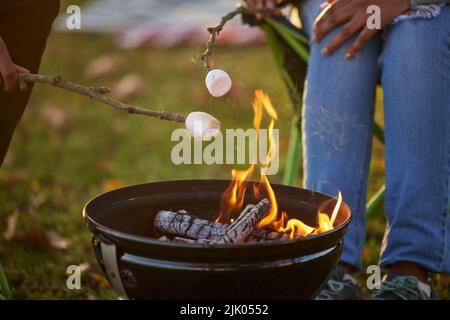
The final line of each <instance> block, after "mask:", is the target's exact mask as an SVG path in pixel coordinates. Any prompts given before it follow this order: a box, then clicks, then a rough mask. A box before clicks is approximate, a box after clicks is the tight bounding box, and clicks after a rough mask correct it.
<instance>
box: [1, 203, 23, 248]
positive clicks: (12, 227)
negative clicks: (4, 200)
mask: <svg viewBox="0 0 450 320" xmlns="http://www.w3.org/2000/svg"><path fill="white" fill-rule="evenodd" d="M19 215H20V211H19V210H16V211H14V212H13V213H12V214H11V215H10V216H9V217H8V220H7V221H6V231H5V234H4V238H5V240H8V241H10V240H12V239H13V238H14V236H15V235H16V227H17V220H18V219H19Z"/></svg>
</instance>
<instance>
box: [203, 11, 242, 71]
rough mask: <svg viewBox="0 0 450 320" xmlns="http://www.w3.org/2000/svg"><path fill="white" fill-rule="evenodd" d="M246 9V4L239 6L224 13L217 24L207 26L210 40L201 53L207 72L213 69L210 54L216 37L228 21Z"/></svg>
mask: <svg viewBox="0 0 450 320" xmlns="http://www.w3.org/2000/svg"><path fill="white" fill-rule="evenodd" d="M245 11H246V8H245V7H244V6H239V7H237V8H236V9H235V10H233V11H231V12H229V13H227V14H226V15H224V16H223V17H222V19H221V20H220V23H219V24H218V25H217V26H215V27H209V28H207V30H208V32H209V40H208V42H207V43H206V50H205V52H203V53H202V55H201V59H202V60H203V67H204V68H205V71H206V72H209V71H210V70H211V66H210V64H209V56H210V55H211V54H212V53H213V50H214V46H215V44H216V37H217V36H218V34H219V32H220V31H222V29H223V27H224V26H225V24H226V23H227V22H228V21H230V20H231V19H233V18H234V17H235V16H237V15H238V14H241V13H243V12H245Z"/></svg>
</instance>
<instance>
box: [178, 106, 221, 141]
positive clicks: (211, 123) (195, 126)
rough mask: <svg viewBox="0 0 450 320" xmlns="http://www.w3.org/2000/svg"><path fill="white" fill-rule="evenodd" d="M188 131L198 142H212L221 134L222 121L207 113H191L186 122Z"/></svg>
mask: <svg viewBox="0 0 450 320" xmlns="http://www.w3.org/2000/svg"><path fill="white" fill-rule="evenodd" d="M185 125H186V129H187V130H188V131H189V133H190V134H191V136H193V137H194V138H195V139H197V140H210V139H211V138H212V137H214V136H216V135H217V134H218V133H219V132H220V121H219V120H217V119H216V118H214V117H213V116H212V115H210V114H209V113H206V112H200V111H196V112H191V113H189V114H188V116H187V118H186V121H185Z"/></svg>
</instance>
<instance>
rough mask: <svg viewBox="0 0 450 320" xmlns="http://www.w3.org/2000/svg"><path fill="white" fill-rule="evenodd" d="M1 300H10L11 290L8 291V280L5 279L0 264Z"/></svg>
mask: <svg viewBox="0 0 450 320" xmlns="http://www.w3.org/2000/svg"><path fill="white" fill-rule="evenodd" d="M1 299H3V300H5V299H11V290H10V289H9V285H8V280H7V279H6V275H5V273H4V272H3V268H2V265H1V264H0V300H1Z"/></svg>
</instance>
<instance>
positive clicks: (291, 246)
mask: <svg viewBox="0 0 450 320" xmlns="http://www.w3.org/2000/svg"><path fill="white" fill-rule="evenodd" d="M229 183H230V181H228V180H181V181H163V182H155V183H147V184H141V185H134V186H129V187H124V188H121V189H117V190H113V191H110V192H107V193H104V194H102V195H99V196H97V197H96V198H94V199H92V200H91V201H90V202H89V203H88V204H87V205H86V206H85V208H84V210H83V217H84V219H85V221H86V223H87V225H88V227H89V230H90V231H91V232H92V233H93V240H92V244H93V247H94V252H95V255H96V257H97V260H98V263H99V264H100V266H101V268H102V269H103V271H104V272H105V274H106V276H107V278H108V280H109V282H110V284H111V285H112V287H113V288H114V289H115V290H116V292H117V293H118V295H119V296H120V297H121V298H129V299H183V300H185V299H195V300H203V299H311V298H314V297H315V295H316V294H317V292H318V290H319V289H320V287H321V286H322V284H323V283H324V281H325V280H326V278H327V276H328V274H329V273H330V271H331V270H332V269H333V267H334V266H335V265H336V263H337V261H338V258H339V256H340V254H341V249H342V237H343V236H344V234H345V232H346V230H347V227H348V224H349V222H350V216H351V212H350V208H349V207H348V206H347V205H346V204H345V203H343V204H342V206H341V208H340V210H339V213H338V215H337V218H336V222H335V226H336V227H335V229H333V230H331V231H328V232H325V233H322V234H319V235H314V236H309V237H305V238H298V239H295V240H279V241H272V242H261V243H251V244H240V245H214V246H211V245H209V246H208V245H199V244H189V243H175V242H163V241H159V240H157V237H158V236H159V235H158V234H156V233H155V230H154V228H153V217H154V216H155V214H156V213H157V212H158V211H159V210H161V209H165V210H179V209H186V210H187V211H188V212H190V213H192V214H195V215H197V216H199V217H201V218H206V219H213V217H214V216H215V215H216V214H217V209H218V206H219V199H220V195H221V194H222V192H223V191H224V190H225V189H226V187H227V186H228V184H229ZM272 187H273V189H274V191H275V194H276V197H277V200H278V204H279V207H280V208H281V209H282V210H285V211H287V212H288V213H289V216H290V217H291V218H298V219H301V220H303V221H304V222H305V223H307V224H309V225H313V226H314V225H316V223H317V209H318V207H319V206H323V205H325V207H326V209H325V211H326V213H328V214H329V215H331V212H332V209H333V207H334V206H335V204H336V201H335V200H333V198H332V197H330V196H327V195H324V194H321V193H317V192H312V191H309V190H305V189H300V188H294V187H288V186H283V185H277V184H273V185H272ZM252 189H253V188H251V186H249V187H248V188H247V190H248V192H247V195H246V202H247V203H256V201H257V199H254V198H253V196H252V195H251V194H250V190H252Z"/></svg>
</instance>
